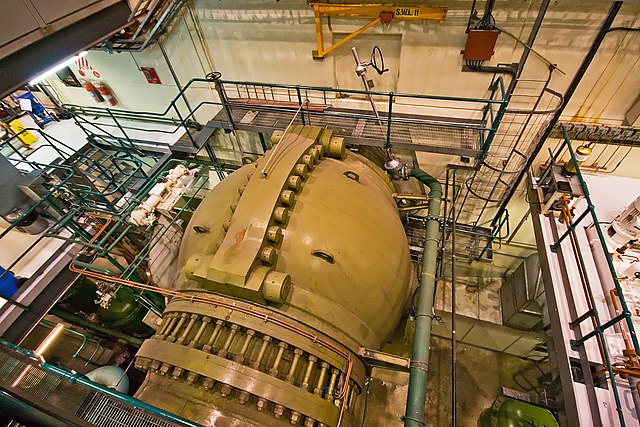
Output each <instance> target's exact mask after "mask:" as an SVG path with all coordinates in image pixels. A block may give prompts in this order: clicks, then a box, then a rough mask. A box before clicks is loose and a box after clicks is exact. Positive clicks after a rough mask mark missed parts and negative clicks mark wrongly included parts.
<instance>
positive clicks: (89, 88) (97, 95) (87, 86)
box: [82, 80, 104, 103]
mask: <svg viewBox="0 0 640 427" xmlns="http://www.w3.org/2000/svg"><path fill="white" fill-rule="evenodd" d="M82 87H83V88H85V89H86V91H87V92H89V93H90V94H91V97H92V98H93V100H94V101H96V102H98V103H100V102H104V98H103V97H102V95H100V92H98V89H96V87H95V86H94V85H92V84H91V82H90V81H88V80H82Z"/></svg>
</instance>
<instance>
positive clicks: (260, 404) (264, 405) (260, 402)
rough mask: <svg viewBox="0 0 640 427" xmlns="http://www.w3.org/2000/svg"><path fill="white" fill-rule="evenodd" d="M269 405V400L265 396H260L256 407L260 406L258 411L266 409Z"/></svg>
mask: <svg viewBox="0 0 640 427" xmlns="http://www.w3.org/2000/svg"><path fill="white" fill-rule="evenodd" d="M266 406H267V401H266V400H265V399H263V398H259V399H258V402H257V403H256V407H257V408H258V412H262V411H264V408H265V407H266Z"/></svg>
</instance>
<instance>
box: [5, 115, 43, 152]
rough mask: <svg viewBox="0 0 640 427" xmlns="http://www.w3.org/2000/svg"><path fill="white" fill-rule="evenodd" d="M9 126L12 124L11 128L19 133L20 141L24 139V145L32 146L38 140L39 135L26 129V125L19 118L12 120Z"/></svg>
mask: <svg viewBox="0 0 640 427" xmlns="http://www.w3.org/2000/svg"><path fill="white" fill-rule="evenodd" d="M9 126H11V129H13V131H14V132H15V133H17V134H18V138H20V141H22V143H23V144H24V145H27V146H30V145H31V144H33V143H34V142H36V141H37V140H38V137H36V136H35V135H34V134H32V133H31V132H29V131H28V130H25V129H26V128H25V127H24V125H23V124H22V123H20V122H19V121H18V120H13V121H11V122H10V123H9ZM23 131H24V132H23ZM20 132H22V133H20Z"/></svg>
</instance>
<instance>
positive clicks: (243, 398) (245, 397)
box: [238, 391, 251, 405]
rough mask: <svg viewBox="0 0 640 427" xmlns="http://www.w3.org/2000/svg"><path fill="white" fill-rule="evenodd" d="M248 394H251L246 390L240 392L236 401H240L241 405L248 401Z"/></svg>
mask: <svg viewBox="0 0 640 427" xmlns="http://www.w3.org/2000/svg"><path fill="white" fill-rule="evenodd" d="M250 396H251V395H250V394H249V393H248V392H246V391H243V392H241V393H240V396H238V401H239V402H240V404H241V405H244V404H245V403H247V402H248V401H249V397H250Z"/></svg>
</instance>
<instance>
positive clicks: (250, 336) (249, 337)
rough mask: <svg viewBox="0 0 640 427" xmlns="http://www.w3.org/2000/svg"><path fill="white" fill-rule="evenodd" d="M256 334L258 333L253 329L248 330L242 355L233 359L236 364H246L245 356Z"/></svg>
mask: <svg viewBox="0 0 640 427" xmlns="http://www.w3.org/2000/svg"><path fill="white" fill-rule="evenodd" d="M255 333H256V332H255V331H254V330H252V329H249V330H247V333H246V334H245V337H244V343H242V348H241V349H240V353H239V354H238V355H237V356H236V357H234V358H233V360H234V361H235V362H237V363H243V362H244V355H245V354H246V352H247V350H248V349H249V344H251V340H252V339H253V336H254V335H255Z"/></svg>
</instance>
